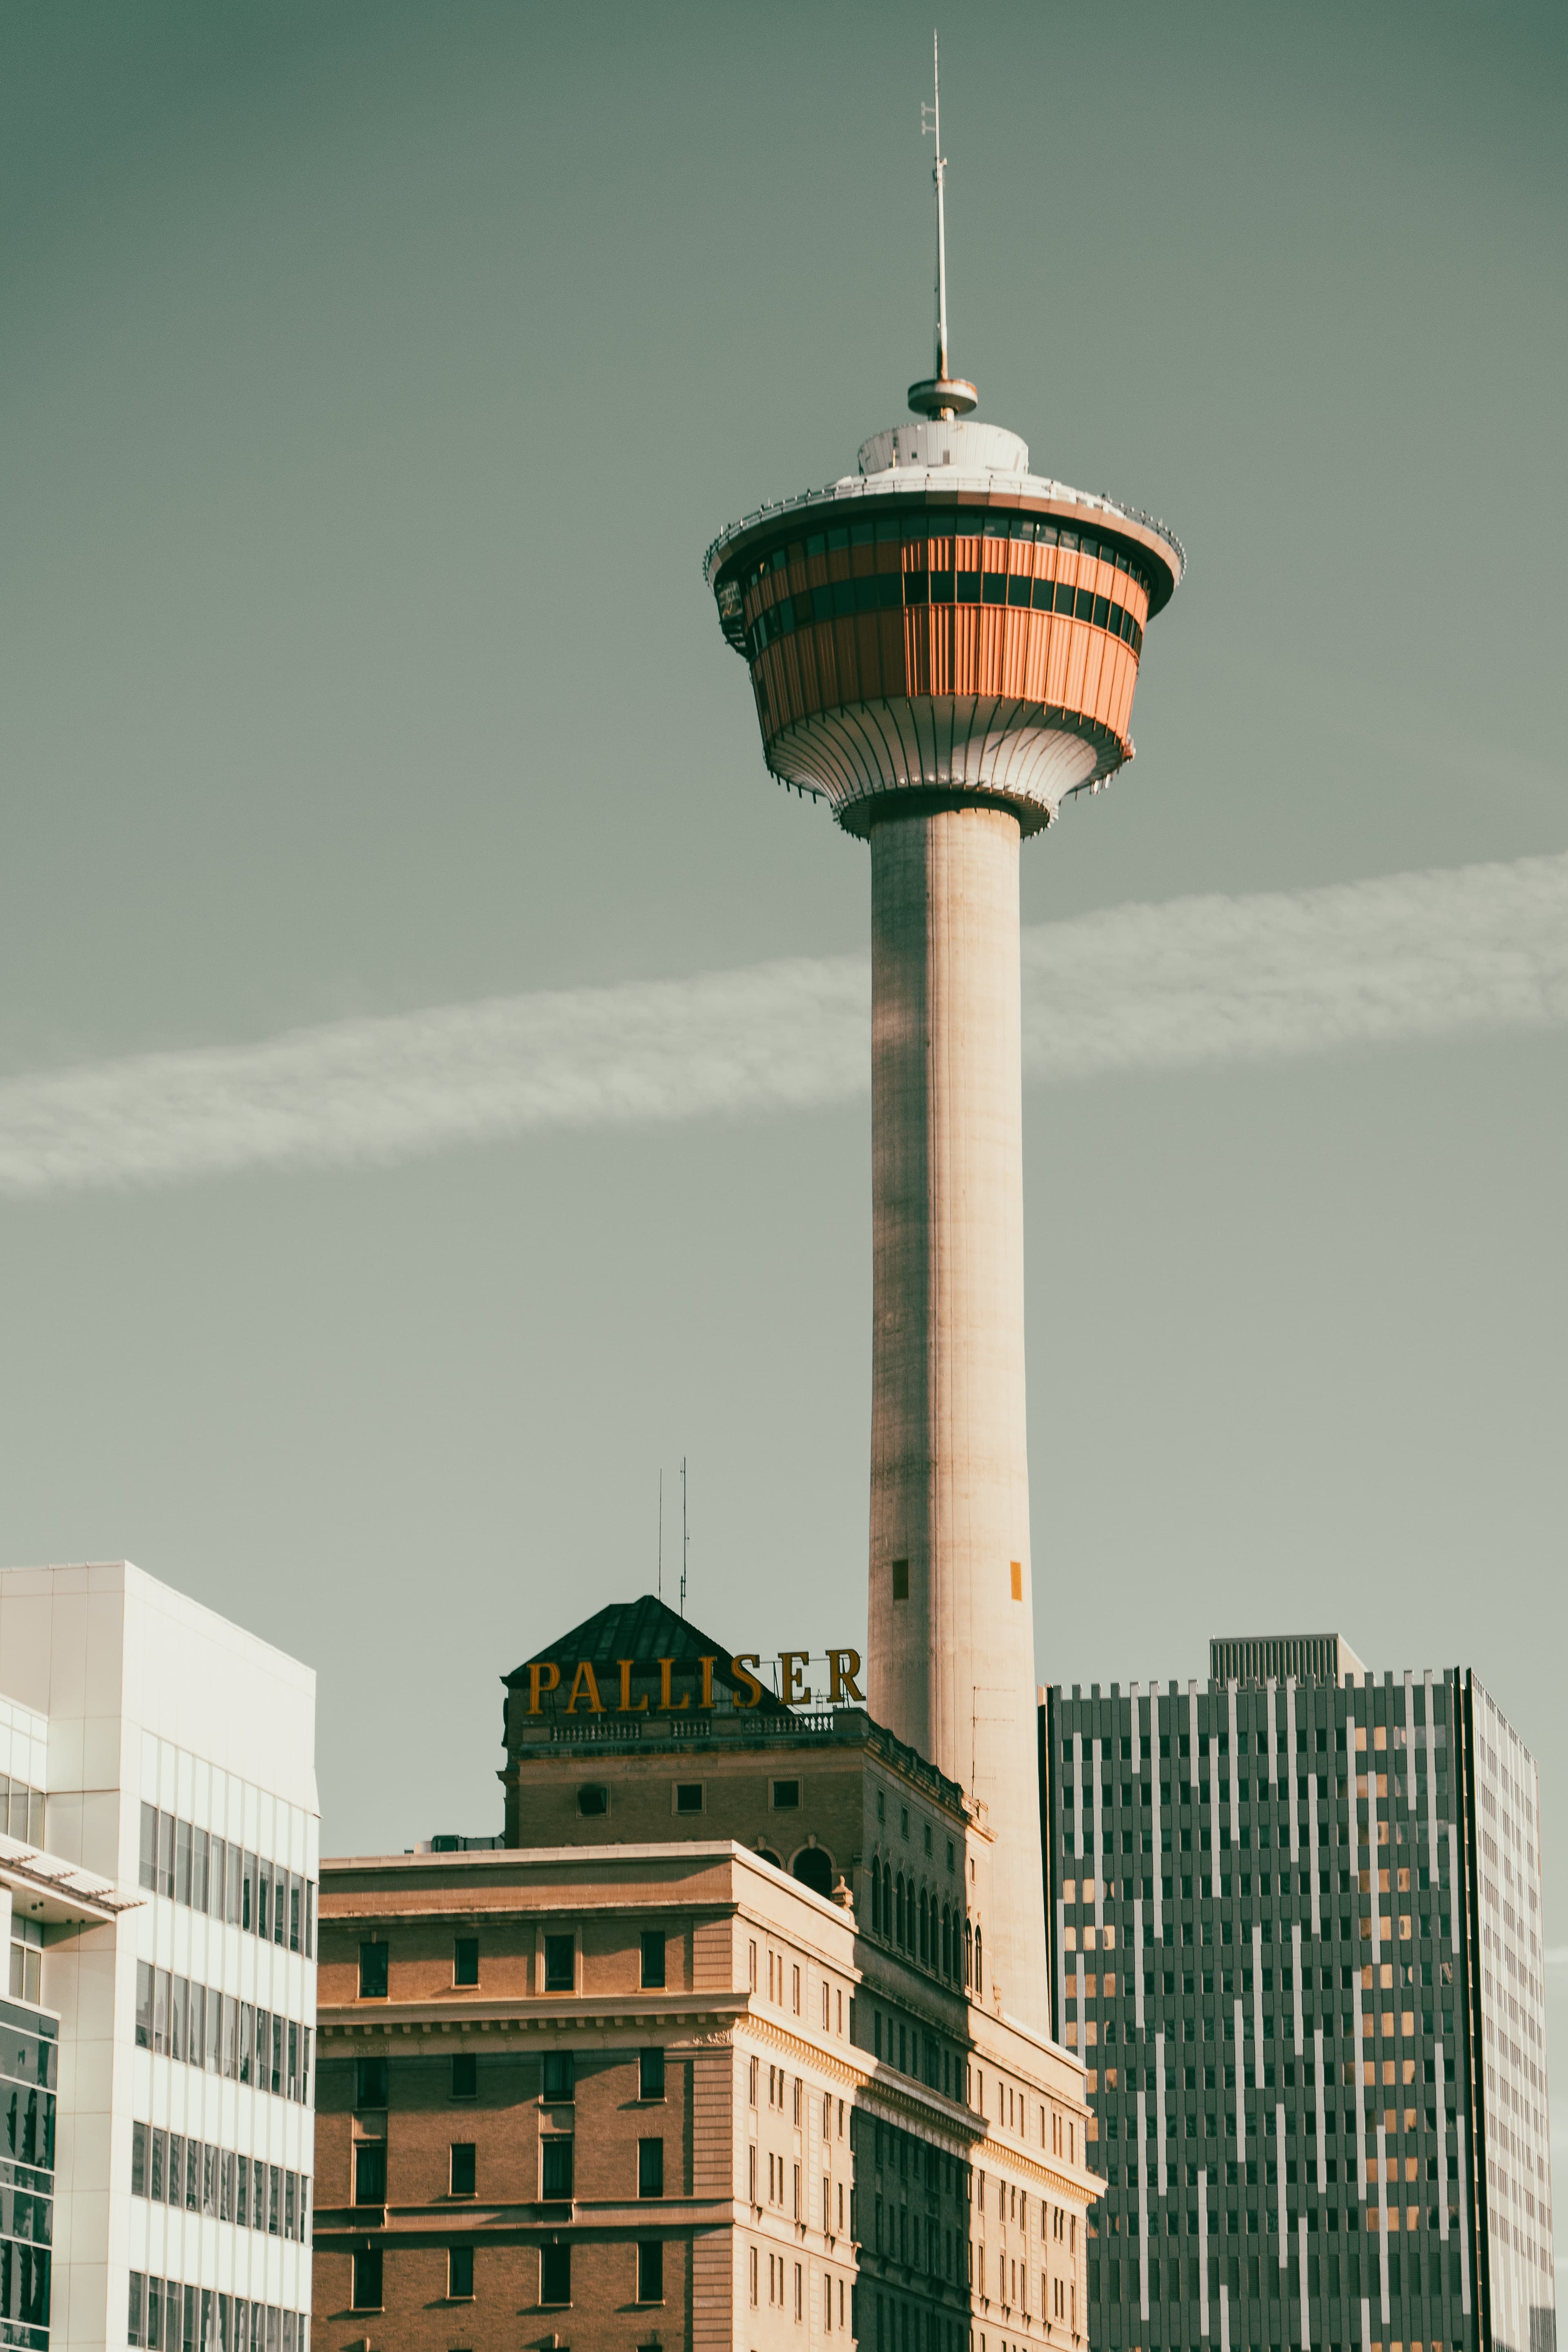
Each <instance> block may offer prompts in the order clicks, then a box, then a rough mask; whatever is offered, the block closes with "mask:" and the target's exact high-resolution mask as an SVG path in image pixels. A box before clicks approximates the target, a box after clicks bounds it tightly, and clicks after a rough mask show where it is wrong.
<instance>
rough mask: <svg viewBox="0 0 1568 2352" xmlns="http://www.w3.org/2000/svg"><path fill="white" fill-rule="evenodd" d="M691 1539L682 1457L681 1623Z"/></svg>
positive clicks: (684, 1457)
mask: <svg viewBox="0 0 1568 2352" xmlns="http://www.w3.org/2000/svg"><path fill="white" fill-rule="evenodd" d="M690 1544H691V1538H690V1535H689V1532H688V1529H687V1525H686V1456H685V1454H682V1455H681V1457H680V1622H681V1623H682V1624H683V1625H684V1624H685V1622H686V1556H687V1553H688V1551H689V1549H690Z"/></svg>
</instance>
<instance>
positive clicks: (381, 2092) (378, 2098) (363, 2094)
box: [354, 2058, 386, 2107]
mask: <svg viewBox="0 0 1568 2352" xmlns="http://www.w3.org/2000/svg"><path fill="white" fill-rule="evenodd" d="M354 2105H355V2106H356V2107H384V2106H385V2105H386V2061H385V2059H384V2058H356V2059H355V2060H354Z"/></svg>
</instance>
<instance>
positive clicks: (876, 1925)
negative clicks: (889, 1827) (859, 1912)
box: [871, 1855, 882, 1936]
mask: <svg viewBox="0 0 1568 2352" xmlns="http://www.w3.org/2000/svg"><path fill="white" fill-rule="evenodd" d="M881 1932H882V1865H881V1864H880V1863H879V1861H878V1860H877V1859H876V1856H875V1855H873V1856H872V1859H871V1933H872V1934H873V1936H879V1935H880V1934H881Z"/></svg>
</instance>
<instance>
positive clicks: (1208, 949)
mask: <svg viewBox="0 0 1568 2352" xmlns="http://www.w3.org/2000/svg"><path fill="white" fill-rule="evenodd" d="M869 997H870V967H869V964H868V961H867V959H866V958H865V957H864V956H834V957H826V958H820V959H816V960H799V961H789V962H777V963H764V964H755V965H752V966H750V967H748V968H746V969H744V970H742V971H722V972H706V973H701V974H699V975H698V976H697V977H695V978H693V979H689V980H673V981H647V982H627V983H625V984H623V985H620V986H616V987H613V988H580V989H568V990H561V991H552V992H540V993H537V994H532V995H527V996H512V997H493V998H490V999H488V1000H486V1001H484V1002H481V1003H476V1004H457V1005H448V1006H444V1007H438V1008H437V1009H436V1010H434V1011H431V1012H426V1013H409V1014H398V1015H395V1016H392V1017H389V1018H385V1019H376V1020H353V1021H337V1022H331V1023H329V1024H324V1025H323V1026H321V1027H319V1028H312V1029H300V1030H295V1031H292V1032H289V1034H285V1035H283V1036H279V1037H274V1038H270V1039H268V1040H266V1041H264V1042H263V1043H262V1044H260V1045H242V1046H206V1047H198V1048H194V1049H191V1050H188V1051H177V1052H170V1053H157V1054H142V1055H133V1056H130V1057H128V1058H126V1059H123V1060H121V1061H114V1062H103V1063H97V1064H91V1065H89V1066H84V1067H78V1068H68V1069H62V1070H56V1071H51V1072H47V1073H44V1074H40V1075H37V1076H23V1077H16V1078H11V1079H8V1080H5V1081H4V1082H0V1192H7V1193H12V1194H26V1193H40V1192H60V1191H66V1190H69V1189H72V1188H81V1187H89V1186H113V1185H138V1184H155V1183H174V1182H180V1181H191V1180H193V1179H195V1178H198V1177H203V1176H216V1175H223V1174H228V1173H232V1172H234V1171H238V1170H241V1169H251V1168H257V1169H259V1168H275V1169H306V1168H330V1167H344V1166H352V1165H366V1164H371V1163H375V1162H385V1161H390V1160H401V1159H405V1158H408V1157H409V1156H411V1155H412V1154H415V1153H417V1152H428V1151H433V1150H439V1149H440V1148H442V1147H443V1146H446V1145H450V1144H456V1143H464V1142H473V1141H476V1140H479V1139H485V1138H491V1137H498V1136H505V1135H515V1134H520V1133H522V1132H524V1131H526V1130H529V1129H544V1128H564V1127H593V1126H612V1125H619V1126H629V1125H649V1124H653V1123H656V1122H668V1121H672V1120H677V1119H689V1118H709V1117H713V1116H733V1115H735V1114H737V1113H746V1112H759V1111H762V1112H767V1111H779V1110H799V1109H805V1108H814V1107H817V1106H821V1105H825V1104H831V1103H837V1102H844V1101H847V1100H849V1099H852V1098H853V1097H855V1096H857V1095H859V1094H862V1093H864V1091H865V1090H866V1087H867V1084H868V1069H869ZM1564 1024H1568V856H1552V857H1531V858H1522V859H1520V860H1518V861H1517V862H1516V863H1514V864H1511V865H1506V866H1505V865H1498V866H1462V867H1459V868H1457V869H1453V870H1449V871H1447V872H1434V873H1421V874H1399V875H1393V876H1389V877H1386V878H1384V879H1383V880H1380V881H1373V882H1356V883H1350V884H1342V885H1336V886H1334V887H1330V888H1326V889H1317V890H1298V891H1267V892H1261V893H1258V894H1256V895H1253V896H1249V897H1244V898H1177V899H1172V900H1169V901H1167V902H1166V903H1164V904H1163V905H1154V906H1125V907H1114V908H1108V909H1106V910H1105V911H1104V912H1102V913H1098V914H1092V915H1081V916H1077V917H1075V918H1073V919H1071V920H1069V921H1066V922H1060V923H1047V924H1043V925H1040V926H1037V928H1035V929H1030V930H1026V932H1025V934H1024V1054H1025V1068H1026V1074H1027V1076H1029V1077H1030V1078H1032V1079H1034V1080H1037V1081H1043V1082H1050V1081H1057V1082H1060V1081H1065V1080H1081V1079H1085V1078H1091V1077H1095V1076H1102V1075H1106V1074H1113V1073H1119V1072H1128V1071H1137V1070H1160V1069H1172V1068H1181V1067H1193V1066H1198V1065H1201V1064H1205V1063H1207V1064H1219V1063H1226V1062H1237V1061H1250V1062H1263V1061H1273V1060H1279V1059H1283V1058H1285V1057H1288V1056H1292V1055H1307V1054H1322V1053H1331V1052H1334V1051H1337V1050H1342V1049H1346V1048H1366V1047H1372V1046H1386V1045H1395V1044H1398V1043H1400V1042H1402V1041H1405V1040H1410V1039H1420V1038H1439V1037H1455V1036H1461V1035H1465V1034H1472V1035H1473V1034H1480V1033H1485V1032H1488V1031H1492V1032H1496V1031H1502V1030H1540V1029H1547V1028H1553V1027H1559V1026H1562V1025H1564Z"/></svg>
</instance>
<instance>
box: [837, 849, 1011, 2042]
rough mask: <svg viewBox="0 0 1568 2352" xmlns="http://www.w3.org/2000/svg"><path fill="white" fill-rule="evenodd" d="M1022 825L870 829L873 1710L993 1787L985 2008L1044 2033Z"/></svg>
mask: <svg viewBox="0 0 1568 2352" xmlns="http://www.w3.org/2000/svg"><path fill="white" fill-rule="evenodd" d="M1018 848H1019V835H1018V826H1017V822H1016V819H1015V818H1013V817H1012V816H1009V815H1007V814H1005V813H1004V812H1002V811H1000V810H995V809H988V808H960V809H950V810H942V811H940V812H937V813H932V814H923V815H910V816H891V815H889V817H887V818H886V819H884V820H882V821H881V822H879V823H878V824H874V825H873V827H872V829H871V1135H872V1144H871V1149H872V1179H871V1182H872V1258H873V1307H872V1333H873V1337H872V1390H871V1394H872V1404H871V1559H870V1667H869V1672H870V1685H869V1690H868V1698H869V1703H870V1707H871V1711H872V1713H873V1715H874V1716H876V1717H878V1719H879V1721H880V1722H882V1723H885V1724H886V1725H887V1726H888V1727H889V1730H891V1731H894V1732H896V1733H897V1734H898V1735H899V1737H900V1738H902V1739H905V1740H907V1741H908V1742H909V1744H910V1747H911V1748H918V1749H919V1750H920V1752H921V1754H922V1755H923V1756H926V1757H929V1758H930V1759H931V1762H932V1763H933V1764H936V1765H938V1766H939V1767H940V1768H941V1769H942V1771H943V1772H946V1773H947V1774H949V1775H950V1776H951V1778H952V1779H953V1780H957V1781H958V1782H959V1783H960V1784H961V1785H962V1786H963V1788H965V1789H967V1790H970V1791H971V1792H972V1793H973V1795H974V1796H975V1797H977V1798H978V1799H979V1800H980V1801H982V1802H983V1803H984V1806H985V1808H986V1811H987V1814H988V1817H989V1821H990V1824H991V1827H992V1828H993V1830H994V1831H995V1832H996V1833H997V1837H998V1850H997V1852H996V1855H995V1868H994V1874H993V1882H992V1891H991V1898H990V1903H989V1906H987V1908H988V1912H989V1916H985V1915H984V1914H983V1915H982V1917H981V1922H980V1924H981V1926H982V1927H983V1928H984V1942H985V1971H986V1979H987V1981H986V1983H985V1985H984V1990H983V1998H984V2002H985V2006H986V2007H987V2008H989V2007H990V2006H991V2004H992V1989H993V1984H994V1985H996V1986H999V1987H1000V1989H1001V1994H1002V2002H1003V2006H1004V2008H1005V2009H1006V2010H1007V2011H1010V2012H1011V2013H1012V2014H1013V2015H1015V2016H1016V2017H1017V2018H1018V2019H1019V2020H1020V2021H1023V2022H1026V2023H1027V2024H1029V2025H1031V2026H1033V2027H1034V2028H1035V2029H1036V2030H1037V2031H1038V2032H1048V2031H1049V2028H1050V2016H1049V2005H1048V1996H1047V1978H1046V1949H1045V1920H1044V1912H1043V1884H1042V1877H1041V1869H1040V1812H1039V1784H1038V1776H1037V1748H1036V1718H1035V1663H1034V1612H1033V1604H1032V1600H1031V1587H1030V1573H1029V1472H1028V1455H1027V1445H1026V1431H1025V1414H1024V1198H1023V1104H1022V1077H1021V1069H1020V1038H1019V1024H1020V1003H1019V973H1018Z"/></svg>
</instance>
